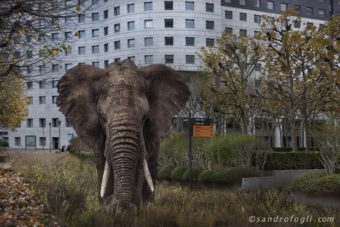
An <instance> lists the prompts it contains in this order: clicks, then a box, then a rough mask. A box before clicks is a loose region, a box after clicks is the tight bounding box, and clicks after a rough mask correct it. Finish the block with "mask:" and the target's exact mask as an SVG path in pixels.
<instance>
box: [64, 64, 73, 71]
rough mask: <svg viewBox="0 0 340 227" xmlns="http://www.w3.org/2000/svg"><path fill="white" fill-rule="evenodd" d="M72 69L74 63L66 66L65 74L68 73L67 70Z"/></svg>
mask: <svg viewBox="0 0 340 227" xmlns="http://www.w3.org/2000/svg"><path fill="white" fill-rule="evenodd" d="M71 68H72V63H66V64H65V72H67V70H70V69H71Z"/></svg>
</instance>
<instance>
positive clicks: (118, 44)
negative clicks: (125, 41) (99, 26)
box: [114, 40, 120, 50]
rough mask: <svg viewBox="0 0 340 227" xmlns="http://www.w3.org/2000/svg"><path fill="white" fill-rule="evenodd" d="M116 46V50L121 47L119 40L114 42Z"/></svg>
mask: <svg viewBox="0 0 340 227" xmlns="http://www.w3.org/2000/svg"><path fill="white" fill-rule="evenodd" d="M114 48H115V50H119V49H120V41H119V40H118V41H115V42H114Z"/></svg>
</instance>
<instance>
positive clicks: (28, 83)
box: [26, 81, 33, 89]
mask: <svg viewBox="0 0 340 227" xmlns="http://www.w3.org/2000/svg"><path fill="white" fill-rule="evenodd" d="M26 87H27V89H32V88H33V82H32V81H27V82H26Z"/></svg>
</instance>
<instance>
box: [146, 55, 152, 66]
mask: <svg viewBox="0 0 340 227" xmlns="http://www.w3.org/2000/svg"><path fill="white" fill-rule="evenodd" d="M144 63H145V64H146V65H150V64H153V55H144Z"/></svg>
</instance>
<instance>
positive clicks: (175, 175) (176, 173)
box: [171, 166, 188, 181]
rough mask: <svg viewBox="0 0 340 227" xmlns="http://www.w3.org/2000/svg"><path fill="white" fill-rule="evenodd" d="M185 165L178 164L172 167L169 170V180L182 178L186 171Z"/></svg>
mask: <svg viewBox="0 0 340 227" xmlns="http://www.w3.org/2000/svg"><path fill="white" fill-rule="evenodd" d="M187 169H188V168H187V167H184V166H178V167H176V168H174V169H173V170H172V172H171V180H178V181H181V180H182V179H183V174H184V173H185V171H187Z"/></svg>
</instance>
